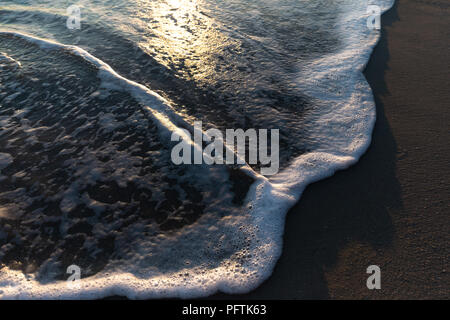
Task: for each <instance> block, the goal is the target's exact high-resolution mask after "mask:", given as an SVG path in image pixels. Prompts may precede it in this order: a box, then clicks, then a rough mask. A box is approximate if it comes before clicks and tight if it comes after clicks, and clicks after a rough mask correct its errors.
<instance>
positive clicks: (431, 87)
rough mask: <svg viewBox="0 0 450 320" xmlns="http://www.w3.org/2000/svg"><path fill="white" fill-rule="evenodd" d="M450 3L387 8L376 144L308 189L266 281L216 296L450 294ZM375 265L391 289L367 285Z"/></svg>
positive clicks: (375, 72) (371, 72)
mask: <svg viewBox="0 0 450 320" xmlns="http://www.w3.org/2000/svg"><path fill="white" fill-rule="evenodd" d="M448 11H449V5H448V4H446V3H445V2H444V1H442V0H435V1H432V2H423V1H420V0H412V1H409V2H406V1H402V0H397V1H396V3H395V4H394V6H393V7H392V8H391V9H390V10H389V11H387V12H386V13H385V14H383V16H382V20H381V22H382V30H381V38H380V40H379V42H378V44H377V46H376V47H375V49H374V51H373V52H372V55H371V58H370V60H369V63H368V65H367V66H366V69H365V72H364V74H365V76H366V79H367V81H368V82H369V84H370V86H371V88H372V91H373V94H374V97H375V103H376V107H377V110H376V112H377V122H376V124H375V128H374V131H373V135H372V144H371V146H370V147H369V150H368V151H367V152H366V154H364V155H363V156H362V157H361V159H360V160H359V162H358V163H357V164H355V165H354V166H352V167H351V168H349V169H347V170H344V171H339V172H337V173H336V174H335V175H334V176H332V177H331V178H328V179H326V180H322V181H319V182H317V183H314V184H312V185H309V186H308V187H307V188H306V190H305V192H304V193H303V195H302V197H301V199H300V201H299V203H297V204H296V205H295V206H294V207H293V208H292V209H291V210H290V211H289V213H288V215H287V219H286V225H285V233H284V241H283V243H284V245H283V252H282V256H281V258H280V260H279V261H278V263H277V265H276V267H275V270H274V272H273V273H272V275H271V276H270V278H269V279H268V280H267V281H266V282H265V283H263V284H262V285H261V286H260V287H259V288H257V289H255V290H254V291H252V292H250V293H248V294H245V295H226V294H221V293H219V294H216V295H213V296H211V297H210V299H432V298H433V299H448V298H449V293H448V285H449V284H450V278H449V273H448V270H447V265H448V260H449V257H448V255H445V252H447V251H448V243H449V235H448V232H447V231H446V230H445V226H448V225H449V222H450V221H449V217H448V215H446V214H445V212H444V211H445V210H446V209H447V210H448V208H449V207H450V204H449V200H448V196H446V195H448V192H449V186H448V181H450V174H449V172H448V171H449V170H448V163H449V160H450V150H449V147H448V140H449V138H450V136H449V133H448V129H447V127H448V123H449V121H448V115H447V114H446V113H445V110H446V109H445V108H446V101H449V100H450V99H449V93H448V85H449V79H448V71H449V64H448V59H447V60H446V57H445V52H446V50H448V46H447V47H446V41H445V36H447V37H448V30H450V23H449V22H448V21H446V16H448V13H449V12H448ZM447 20H448V19H447ZM436 32H437V33H438V34H440V35H441V37H439V36H438V35H437V34H436ZM442 37H444V38H442ZM443 39H444V41H442V40H443ZM445 70H447V73H446V72H445ZM447 107H448V105H447ZM446 119H447V120H446ZM429 176H433V177H434V179H431V180H430V181H427V180H428V179H427V177H429ZM370 265H378V266H380V268H381V274H382V289H381V290H368V289H367V287H366V280H367V277H368V276H369V275H368V274H366V269H367V267H368V266H370Z"/></svg>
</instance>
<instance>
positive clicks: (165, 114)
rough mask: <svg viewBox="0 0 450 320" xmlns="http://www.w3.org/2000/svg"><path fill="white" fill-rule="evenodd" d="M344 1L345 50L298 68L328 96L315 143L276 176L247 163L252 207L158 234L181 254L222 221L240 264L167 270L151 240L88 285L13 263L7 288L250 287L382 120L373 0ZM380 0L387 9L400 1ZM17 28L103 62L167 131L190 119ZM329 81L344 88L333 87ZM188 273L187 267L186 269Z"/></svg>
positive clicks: (10, 293) (62, 292)
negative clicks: (304, 207)
mask: <svg viewBox="0 0 450 320" xmlns="http://www.w3.org/2000/svg"><path fill="white" fill-rule="evenodd" d="M343 2H344V4H343V5H344V7H343V8H346V12H347V14H346V15H345V16H344V18H343V19H344V20H343V21H341V24H340V28H341V29H342V30H341V31H340V34H341V36H342V37H343V40H344V43H343V44H342V47H341V49H340V50H339V51H338V52H337V53H333V54H331V55H329V56H325V57H322V58H320V59H319V60H314V61H311V62H310V64H309V65H302V66H301V67H300V71H299V75H298V76H299V78H301V79H302V81H298V87H299V89H300V90H302V91H303V92H306V93H307V94H308V95H309V96H310V98H312V99H314V102H315V103H317V104H318V105H320V108H317V109H315V111H314V114H312V115H311V117H309V120H308V121H309V122H310V123H309V125H308V132H309V133H310V134H311V135H312V136H314V137H316V139H315V145H314V148H313V151H312V152H309V153H306V154H304V155H302V156H300V157H298V158H297V159H295V160H294V161H293V162H292V163H291V164H290V165H289V167H287V168H286V169H284V170H283V171H282V172H280V173H279V174H277V175H276V176H274V177H272V178H271V179H270V180H268V179H266V178H264V177H261V176H260V175H258V174H256V173H255V172H253V170H251V169H250V168H249V167H246V168H245V170H246V171H247V172H248V173H249V174H250V175H252V176H253V177H254V178H255V179H256V182H255V183H254V184H253V185H252V186H251V188H250V191H249V192H248V194H247V198H246V207H247V208H248V215H244V216H238V217H235V216H233V217H232V218H231V217H224V218H223V219H221V220H220V221H214V222H211V221H206V220H207V219H208V218H207V217H205V218H204V220H202V221H200V223H197V224H194V225H190V226H187V227H186V228H184V229H183V232H182V233H180V234H178V237H177V239H168V238H167V237H164V236H161V237H162V238H161V239H160V242H159V243H158V242H157V243H154V244H151V246H152V248H155V247H158V250H160V252H164V251H167V252H171V254H177V246H179V245H181V244H183V245H185V246H189V249H190V250H193V251H195V250H201V246H202V245H204V243H202V242H201V241H197V239H196V237H197V236H198V235H199V234H202V233H208V232H214V228H216V229H220V230H221V231H223V232H224V236H223V239H221V244H220V245H222V246H232V247H233V246H235V247H236V255H240V256H242V258H243V260H244V262H243V263H242V265H239V266H238V265H237V264H235V263H234V262H233V260H225V261H223V262H222V263H220V265H218V266H215V267H214V268H206V267H203V266H202V265H201V264H199V265H196V264H195V262H194V263H192V265H195V267H191V268H190V267H186V269H185V270H181V271H180V270H178V271H177V272H173V273H171V272H165V273H161V272H160V271H161V270H152V268H151V266H145V259H146V258H147V257H148V255H149V254H151V252H152V251H151V248H150V245H149V244H146V245H142V246H141V247H140V248H138V250H137V251H136V252H135V253H134V254H133V255H132V256H130V259H129V261H128V264H127V266H126V267H127V268H126V269H121V268H123V266H121V268H114V266H109V267H107V268H105V270H107V271H102V272H100V273H98V274H97V275H95V276H92V277H89V278H86V279H83V280H82V281H81V286H80V288H79V289H69V288H68V287H67V286H66V283H65V282H57V283H50V284H42V283H40V282H38V281H37V280H36V279H35V278H34V276H30V275H24V274H23V273H22V272H20V271H14V270H11V269H8V268H6V267H5V268H3V269H2V272H1V273H0V297H1V298H9V299H11V298H21V299H26V298H100V297H105V296H110V295H125V296H128V297H129V298H156V297H157V298H160V297H174V296H177V297H182V298H188V297H198V296H206V295H209V294H212V293H214V292H217V291H218V290H220V291H223V292H227V293H244V292H248V291H250V290H252V289H254V288H255V287H257V286H258V285H259V284H260V283H261V282H262V281H264V280H265V279H267V278H268V277H269V275H270V274H271V273H272V270H273V268H274V266H275V263H276V261H277V260H278V258H279V256H280V254H281V249H282V234H283V230H284V219H285V215H286V213H287V211H288V210H289V208H290V207H292V206H293V205H294V204H295V203H296V201H298V200H299V198H300V196H301V194H302V192H303V190H304V189H305V187H306V186H307V185H308V184H310V183H312V182H314V181H317V180H320V179H323V178H325V177H328V176H331V175H332V174H333V173H334V172H335V171H336V170H340V169H344V168H347V167H348V166H350V165H352V164H354V163H355V162H356V161H357V160H358V159H359V157H360V156H361V155H362V154H363V153H364V152H365V150H366V149H367V147H368V146H369V144H370V139H371V132H372V129H373V126H374V122H375V104H374V101H373V97H372V93H371V90H370V88H369V86H368V84H367V82H366V80H365V79H364V76H363V74H362V71H363V69H364V66H365V65H366V63H367V61H368V59H369V56H370V53H371V50H372V49H373V47H374V45H375V44H376V42H377V40H378V37H379V34H378V32H375V31H370V30H367V27H366V19H367V17H368V15H367V14H366V6H365V4H363V3H360V5H359V6H355V5H354V4H352V6H351V7H350V5H348V7H345V1H343ZM376 3H378V4H380V6H381V7H382V11H385V10H387V9H388V8H390V6H391V5H392V4H393V1H391V0H385V1H376ZM3 33H4V32H3ZM12 34H14V35H15V36H17V37H21V38H23V39H26V40H28V41H30V42H33V43H36V44H38V45H39V46H41V48H45V49H55V48H58V49H64V50H69V51H71V52H72V53H74V54H76V55H78V56H80V57H82V58H84V59H86V60H87V61H89V62H91V63H93V64H94V65H95V66H96V67H97V68H98V69H99V77H100V78H101V79H102V80H103V87H104V88H107V89H110V90H124V91H127V92H129V93H130V94H131V95H132V96H133V97H134V98H135V99H136V100H138V101H140V102H142V103H143V104H144V105H145V106H146V108H148V109H147V110H148V111H149V116H151V117H152V118H153V119H154V121H155V122H156V123H159V127H160V131H161V133H162V134H163V135H167V134H169V133H171V132H173V131H174V130H177V129H178V125H179V124H180V123H185V121H184V120H183V119H182V117H181V116H180V115H179V114H177V113H176V112H174V111H173V110H172V108H170V106H169V103H168V102H167V101H165V100H164V99H163V98H162V97H160V96H159V95H157V94H156V93H154V92H153V91H151V90H150V89H148V88H146V87H144V86H142V85H140V84H138V83H135V82H132V81H130V80H128V79H125V78H123V77H121V76H120V75H118V74H117V73H116V72H115V71H114V70H113V69H112V68H111V67H110V66H108V65H107V64H106V63H104V62H102V61H100V60H99V59H97V58H95V57H94V56H92V55H90V54H89V53H88V52H86V51H85V50H83V49H81V48H78V47H75V46H65V45H62V44H59V43H55V42H52V41H48V40H44V39H39V38H36V37H33V36H29V35H25V34H21V33H18V32H15V33H12ZM330 70H332V73H333V74H334V76H332V77H330V76H329V75H330ZM311 84H313V85H311ZM324 88H327V89H326V90H324ZM329 88H334V89H335V90H334V91H331V90H328V89H329ZM108 117H109V116H106V118H105V120H104V127H105V128H106V129H107V130H108V128H111V126H114V125H115V124H114V121H113V119H111V117H109V118H108ZM2 157H3V158H2ZM2 159H3V160H2ZM10 162H11V159H9V158H8V157H7V155H4V154H0V168H1V163H4V164H6V163H7V164H9V163H10ZM7 164H6V165H7ZM242 227H245V229H246V233H245V234H246V235H248V239H240V238H239V237H236V234H240V233H239V232H237V231H238V230H239V229H240V228H242ZM136 232H138V231H136ZM235 238H237V239H235ZM244 240H245V241H244ZM244 243H247V246H246V245H244ZM246 252H250V253H251V255H247V254H246ZM183 273H186V274H187V276H181V277H180V274H183ZM144 274H145V277H144V276H143V275H144Z"/></svg>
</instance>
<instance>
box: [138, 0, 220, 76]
mask: <svg viewBox="0 0 450 320" xmlns="http://www.w3.org/2000/svg"><path fill="white" fill-rule="evenodd" d="M203 5H204V4H203V1H202V0H165V1H149V0H142V6H141V8H145V9H144V10H139V11H137V14H138V18H139V19H141V20H148V25H147V26H146V27H147V28H148V30H149V35H154V36H148V37H146V41H145V42H144V43H140V45H141V46H142V47H144V49H145V50H146V51H148V52H150V53H151V54H152V56H153V57H154V58H155V59H157V60H158V61H159V62H160V63H162V64H164V65H165V66H167V67H173V66H175V67H176V68H177V69H178V71H179V72H181V74H182V75H183V77H186V78H191V79H195V80H207V78H208V76H209V75H211V74H212V73H213V71H214V65H215V60H216V58H217V55H219V54H220V52H221V51H222V49H223V46H224V45H226V42H227V39H226V37H225V36H224V35H223V34H221V33H220V32H219V31H217V27H216V22H215V21H214V20H213V19H212V18H210V17H209V16H208V15H207V14H205V12H204V7H203Z"/></svg>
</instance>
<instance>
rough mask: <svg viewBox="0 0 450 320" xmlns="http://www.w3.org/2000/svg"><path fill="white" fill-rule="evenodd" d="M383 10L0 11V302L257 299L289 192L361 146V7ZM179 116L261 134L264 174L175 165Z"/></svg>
mask: <svg viewBox="0 0 450 320" xmlns="http://www.w3.org/2000/svg"><path fill="white" fill-rule="evenodd" d="M392 3H393V0H371V1H367V0H254V1H243V0H228V1H226V0H223V1H221V0H152V1H151V0H112V1H106V0H96V1H88V0H80V1H78V2H73V1H49V0H30V1H20V0H2V2H1V3H0V298H24V299H26V298H100V297H105V296H111V295H123V296H127V297H129V298H160V297H183V298H186V297H199V296H206V295H210V294H213V293H215V292H217V291H222V292H226V293H244V292H248V291H250V290H252V289H254V288H256V287H257V286H258V285H259V284H261V283H262V282H263V281H264V280H265V279H267V278H268V277H269V276H270V274H271V272H272V270H273V268H274V266H275V264H276V262H277V260H278V258H279V256H280V254H281V250H282V235H283V229H284V219H285V215H286V212H287V211H288V210H289V208H290V207H292V206H293V205H294V204H295V203H296V202H297V201H298V200H299V199H300V196H301V194H302V192H303V190H304V188H305V187H306V186H307V185H308V184H310V183H312V182H314V181H317V180H320V179H323V178H325V177H328V176H331V175H332V174H333V173H334V172H335V171H336V170H340V169H344V168H347V167H348V166H350V165H352V164H354V163H355V162H356V161H357V160H358V158H359V157H360V156H361V155H362V154H363V153H364V152H365V150H366V149H367V147H368V145H369V144H370V139H371V133H372V129H373V126H374V122H375V104H374V101H373V97H372V93H371V90H370V87H369V85H368V84H367V82H366V80H365V78H364V76H363V74H362V71H363V69H364V67H365V65H366V63H367V61H368V59H369V57H370V54H371V51H372V49H373V47H374V46H375V44H376V42H377V40H378V38H379V31H378V30H374V29H371V28H369V27H368V23H367V20H368V19H369V18H370V15H371V13H370V12H369V11H368V10H367V8H368V6H371V5H372V6H373V5H375V6H378V7H379V8H380V10H381V12H383V11H385V10H387V9H388V8H390V7H391V6H392ZM72 5H76V6H77V7H75V9H76V10H75V11H74V10H73V7H72V8H71V9H70V10H68V8H69V7H70V6H72ZM77 12H78V13H79V18H80V19H79V21H78V22H79V25H77V24H73V20H68V18H69V19H70V15H71V14H74V13H75V14H76V13H77ZM72 18H73V17H72ZM195 121H202V123H203V126H204V127H205V130H206V129H210V128H216V129H219V130H223V131H225V129H228V128H234V129H237V128H242V129H244V130H245V129H249V128H255V129H269V130H270V129H278V130H279V134H280V136H279V143H280V146H279V147H280V150H279V152H280V171H279V173H278V174H276V175H274V176H270V177H264V176H262V175H261V174H259V170H258V168H257V167H255V166H249V165H243V166H233V165H214V166H208V165H175V164H174V163H173V162H172V161H171V158H170V153H171V148H172V147H173V142H171V135H172V134H173V133H174V132H177V130H180V129H185V130H191V129H192V125H193V123H194V122H195ZM298 214H301V212H300V213H298ZM73 265H75V266H78V267H79V268H80V270H81V280H80V281H79V283H78V284H79V285H78V286H68V285H67V281H66V279H67V278H68V277H69V276H70V274H67V270H68V269H67V268H68V267H70V266H73Z"/></svg>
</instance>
